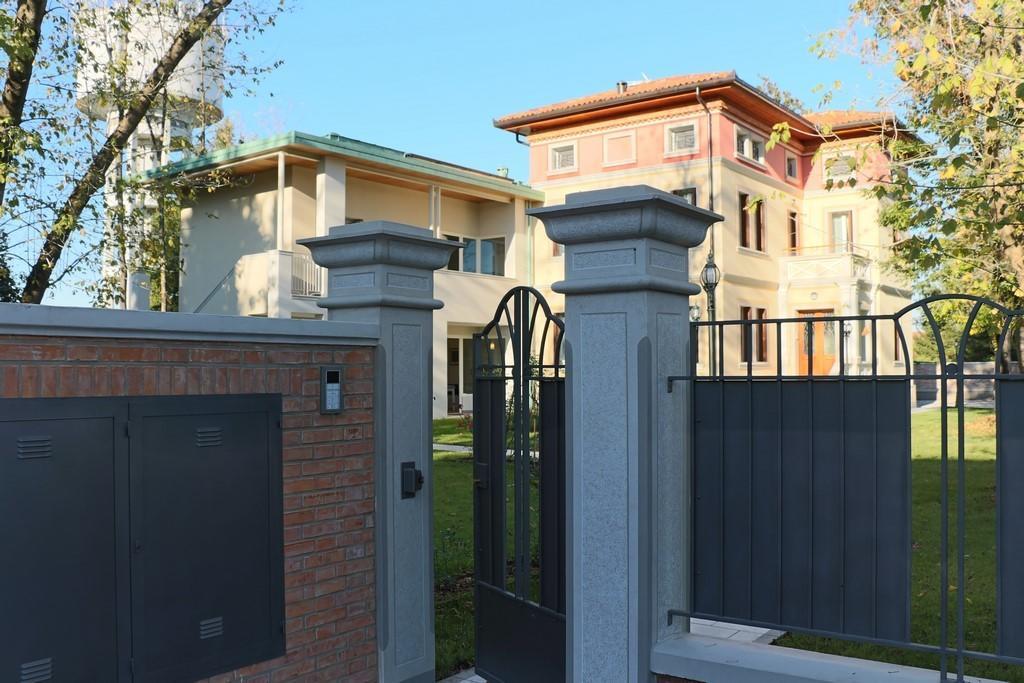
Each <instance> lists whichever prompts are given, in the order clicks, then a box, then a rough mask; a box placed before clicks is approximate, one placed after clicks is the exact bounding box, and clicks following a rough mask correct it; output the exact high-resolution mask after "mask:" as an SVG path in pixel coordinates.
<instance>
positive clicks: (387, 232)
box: [298, 221, 462, 309]
mask: <svg viewBox="0 0 1024 683" xmlns="http://www.w3.org/2000/svg"><path fill="white" fill-rule="evenodd" d="M298 243H299V244H301V245H303V246H304V247H306V248H307V249H309V251H310V254H311V255H312V257H313V261H314V262H315V263H316V264H317V265H319V266H323V267H324V268H327V269H328V286H327V296H325V297H323V298H321V299H320V300H319V301H318V302H317V305H319V306H320V307H321V308H327V309H341V308H367V307H377V306H384V307H394V308H415V309H437V308H441V307H442V306H443V305H444V304H443V303H442V302H441V301H438V300H437V299H434V298H433V296H434V278H433V271H435V270H438V269H440V268H444V267H445V266H446V265H448V259H449V258H450V257H451V255H452V252H454V251H455V250H456V249H460V248H462V244H461V243H460V242H453V241H451V240H442V239H438V238H436V237H434V236H433V234H432V233H431V232H430V230H427V229H425V228H417V227H414V226H412V225H405V224H403V223H394V222H391V221H367V222H365V223H358V224H355V225H337V226H334V227H332V228H331V229H330V234H328V235H325V236H322V237H310V238H308V239H302V240H298Z"/></svg>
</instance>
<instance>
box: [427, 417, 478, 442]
mask: <svg viewBox="0 0 1024 683" xmlns="http://www.w3.org/2000/svg"><path fill="white" fill-rule="evenodd" d="M434 443H443V444H451V445H453V446H472V445H473V429H472V422H471V421H470V420H469V419H467V418H461V417H447V418H444V419H441V420H434Z"/></svg>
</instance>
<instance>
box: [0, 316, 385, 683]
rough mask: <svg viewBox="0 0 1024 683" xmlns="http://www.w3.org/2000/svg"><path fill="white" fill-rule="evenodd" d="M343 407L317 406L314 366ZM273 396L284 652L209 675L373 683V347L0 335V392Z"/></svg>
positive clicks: (262, 682)
mask: <svg viewBox="0 0 1024 683" xmlns="http://www.w3.org/2000/svg"><path fill="white" fill-rule="evenodd" d="M327 363H340V364H342V365H343V366H344V371H345V383H344V385H343V390H344V396H345V404H344V407H345V410H344V411H343V412H342V413H341V414H338V415H321V414H320V413H319V402H320V385H319V380H320V370H319V367H320V365H321V364H327ZM226 393H281V394H282V395H283V404H284V420H283V428H284V429H283V438H284V450H283V460H284V554H285V574H284V576H285V617H286V619H287V623H286V635H287V648H288V652H287V655H286V656H285V657H283V658H280V659H275V660H272V661H269V662H264V663H261V664H257V665H254V666H250V667H246V668H244V669H240V670H238V671H233V672H231V673H228V674H222V675H219V676H216V677H215V678H213V679H211V680H212V681H216V682H217V683H220V682H226V681H247V682H249V683H276V682H277V681H353V682H360V681H376V680H377V662H376V651H377V646H376V631H375V619H374V616H375V605H374V578H375V575H374V557H373V549H374V545H373V542H374V536H373V458H374V456H373V350H372V349H370V348H364V347H327V346H311V345H282V344H252V343H231V342H202V343H198V342H172V341H151V340H138V341H133V340H111V339H83V338H53V337H28V336H9V335H0V397H4V398H17V397H23V398H30V397H75V396H145V395H154V396H159V395H178V396H187V395H199V394H226Z"/></svg>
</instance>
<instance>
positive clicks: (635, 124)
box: [495, 72, 910, 374]
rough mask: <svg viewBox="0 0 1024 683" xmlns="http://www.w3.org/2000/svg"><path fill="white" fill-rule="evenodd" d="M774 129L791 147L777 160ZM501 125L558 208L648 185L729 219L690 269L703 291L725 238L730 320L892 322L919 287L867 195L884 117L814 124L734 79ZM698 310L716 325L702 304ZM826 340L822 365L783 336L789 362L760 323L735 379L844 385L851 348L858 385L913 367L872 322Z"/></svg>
mask: <svg viewBox="0 0 1024 683" xmlns="http://www.w3.org/2000/svg"><path fill="white" fill-rule="evenodd" d="M776 124H787V125H788V127H789V131H790V133H791V135H790V138H789V140H788V141H785V142H780V143H778V144H776V145H775V146H773V147H772V148H771V149H768V144H767V141H768V139H769V137H770V135H771V132H772V129H773V126H775V125H776ZM495 125H496V126H497V127H498V128H501V129H504V130H507V131H509V132H512V133H515V134H516V136H517V138H520V139H522V140H525V141H526V142H527V143H528V144H529V147H530V186H531V187H533V188H534V189H536V190H540V191H541V192H543V193H544V201H545V204H549V205H555V204H561V203H563V201H564V199H565V196H566V195H567V194H569V193H572V192H579V191H583V190H594V189H599V188H607V187H615V186H622V185H650V186H652V187H655V188H658V189H662V190H665V191H668V192H672V193H674V194H676V195H678V196H680V197H682V198H684V199H686V200H687V201H689V202H691V203H694V204H696V205H698V206H701V207H703V208H710V209H713V210H714V211H716V212H718V213H720V214H722V215H723V216H724V217H725V221H724V223H719V224H717V225H715V226H714V227H713V228H712V231H711V233H710V237H709V239H708V240H707V241H705V243H704V245H702V248H701V249H700V250H697V251H695V252H694V253H691V260H690V271H691V277H692V280H693V281H694V282H698V281H699V280H700V271H701V268H702V267H703V266H704V263H705V260H706V256H707V249H709V248H710V246H711V243H712V239H713V240H714V248H715V262H716V263H717V265H718V267H719V269H720V271H721V283H720V284H719V286H718V288H717V290H716V309H717V318H718V319H719V320H723V319H724V320H735V319H757V318H780V317H803V316H807V317H820V316H823V315H833V314H834V315H862V314H867V313H870V314H883V313H893V312H896V311H898V310H899V309H901V308H902V307H903V306H904V305H906V304H907V303H909V301H910V298H909V297H910V290H909V288H908V287H907V286H906V284H904V283H903V282H901V281H900V280H899V278H897V277H895V276H893V275H892V274H889V273H886V271H885V269H884V267H883V260H884V258H885V256H886V255H887V252H888V250H889V248H890V247H891V245H892V243H893V241H894V236H893V235H892V234H891V233H890V232H889V231H888V230H886V229H885V228H883V227H882V226H881V225H880V224H879V221H878V212H879V209H880V203H879V200H877V199H875V198H872V197H868V196H866V193H865V191H864V189H865V188H866V187H869V186H870V185H871V184H872V183H873V182H878V181H879V180H882V179H884V178H885V177H886V175H887V173H888V165H887V159H886V157H885V155H884V153H883V152H882V151H881V148H880V146H879V145H878V141H879V137H880V135H882V134H883V133H886V134H891V133H892V132H893V131H894V130H895V129H894V122H893V120H892V118H891V116H888V115H886V114H885V113H883V112H862V111H836V112H822V113H816V114H801V113H798V112H795V111H792V110H791V109H789V108H787V107H785V106H783V105H782V104H780V103H779V102H776V101H775V100H773V99H771V98H769V97H767V96H766V95H765V94H764V93H762V92H761V91H759V90H758V89H756V88H754V87H752V86H750V85H748V84H747V83H745V82H743V81H742V80H740V79H739V78H737V76H736V74H735V72H718V73H704V74H691V75H686V76H677V77H672V78H663V79H659V80H652V81H645V82H641V83H635V84H627V83H619V84H617V85H616V87H615V88H613V89H610V90H607V91H604V92H600V93H596V94H593V95H588V96H585V97H580V98H576V99H572V100H566V101H563V102H558V103H555V104H549V105H544V106H540V107H536V108H534V109H529V110H526V111H522V112H518V113H515V114H509V115H507V116H503V117H501V118H499V119H497V120H496V121H495ZM534 240H535V245H534V253H535V254H536V255H537V256H536V265H535V272H536V284H537V286H538V287H539V288H540V289H541V290H542V291H543V292H544V294H545V295H546V296H548V297H549V300H550V301H551V302H552V305H553V306H554V307H555V308H556V310H558V309H560V308H561V306H562V305H561V303H560V301H561V298H560V297H559V296H558V294H556V293H554V292H551V291H550V283H552V282H555V281H557V280H559V279H561V277H562V272H563V268H564V265H563V256H562V253H561V250H560V249H559V248H558V246H557V245H554V244H553V243H552V242H550V241H548V240H547V237H546V235H545V233H544V232H543V231H541V230H538V231H536V232H535V234H534ZM694 299H695V301H699V303H700V304H701V308H702V309H703V310H702V311H701V315H703V316H704V317H705V319H706V317H707V310H706V301H705V297H704V295H701V296H699V297H695V298H694ZM814 327H815V331H814V333H813V337H814V341H813V350H812V351H811V352H810V353H808V344H807V342H806V340H805V339H802V338H799V337H802V336H803V333H798V330H802V329H804V327H803V326H802V325H787V326H785V327H784V328H783V332H782V335H783V339H782V349H781V352H782V353H781V354H777V351H778V350H779V349H777V347H776V340H775V338H774V336H775V327H774V326H771V325H765V326H761V328H760V329H759V330H758V331H757V333H756V334H754V335H753V339H752V344H751V345H750V347H751V348H748V344H746V343H744V342H743V341H742V339H741V334H740V331H739V328H738V327H737V328H733V329H732V330H730V333H729V334H728V335H727V337H726V339H725V344H724V349H723V353H722V359H723V362H724V371H725V372H726V373H727V374H734V373H736V372H739V371H740V369H741V368H744V366H745V365H746V362H745V361H746V360H747V359H748V358H749V359H750V360H751V361H752V362H753V363H754V365H755V367H756V366H760V369H761V370H762V371H765V372H767V371H771V372H774V371H775V364H776V362H777V358H778V357H779V356H781V358H782V363H783V371H784V372H786V373H787V374H789V373H792V374H796V373H800V374H803V373H806V372H807V365H808V362H810V363H811V364H813V366H814V367H813V370H814V372H815V373H817V374H826V373H829V372H835V370H836V368H835V367H834V366H835V365H836V364H837V362H838V357H839V344H840V343H842V344H845V348H844V352H845V353H844V359H845V361H846V362H845V363H844V364H845V365H846V367H845V368H844V370H845V371H846V372H852V373H855V374H856V373H862V372H869V371H870V367H871V362H872V360H871V355H872V349H873V348H875V345H877V349H878V367H879V370H880V371H881V372H896V371H901V368H902V367H903V363H904V359H903V357H902V356H903V352H902V345H901V344H899V343H898V340H897V339H896V334H895V331H894V328H893V326H892V325H891V324H889V325H884V324H883V325H879V326H878V328H879V329H878V330H877V335H878V339H877V340H872V339H871V330H870V329H869V326H868V325H867V324H866V323H864V324H862V325H861V327H860V328H858V329H849V328H847V329H843V330H838V329H837V327H838V326H837V325H834V324H829V325H826V324H821V323H816V324H814ZM907 329H909V325H908V326H907ZM787 337H789V338H787ZM839 339H842V341H839ZM708 346H709V345H707V344H705V345H704V346H703V349H702V352H703V353H702V355H701V359H702V362H704V361H706V352H707V348H708ZM751 354H752V357H751ZM809 359H810V360H809Z"/></svg>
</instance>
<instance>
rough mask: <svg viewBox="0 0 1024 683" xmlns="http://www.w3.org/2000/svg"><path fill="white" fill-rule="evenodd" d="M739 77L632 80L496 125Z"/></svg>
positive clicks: (718, 73)
mask: <svg viewBox="0 0 1024 683" xmlns="http://www.w3.org/2000/svg"><path fill="white" fill-rule="evenodd" d="M735 78H736V72H735V71H709V72H707V73H699V74H684V75H682V76H669V77H667V78H658V79H655V80H652V81H642V82H640V83H630V84H629V86H628V87H627V88H626V92H625V93H621V92H619V91H618V88H617V87H616V88H612V89H610V90H605V91H602V92H599V93H594V94H592V95H585V96H583V97H577V98H575V99H571V100H563V101H561V102H555V103H554V104H545V105H543V106H541V107H534V108H533V109H527V110H526V111H520V112H516V113H514V114H507V115H505V116H502V117H501V118H498V119H495V121H494V125H496V126H498V127H499V128H500V127H502V126H503V125H504V124H508V123H510V122H514V121H519V120H522V119H526V118H533V117H535V116H544V115H547V114H563V113H571V112H573V111H575V110H579V109H585V108H587V107H590V106H593V105H600V104H613V103H615V102H616V101H617V100H624V99H633V98H635V97H637V96H643V95H651V96H656V95H659V94H663V93H667V92H672V91H674V90H678V89H686V88H691V87H694V86H697V85H702V84H704V83H712V82H715V81H722V80H728V79H735Z"/></svg>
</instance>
